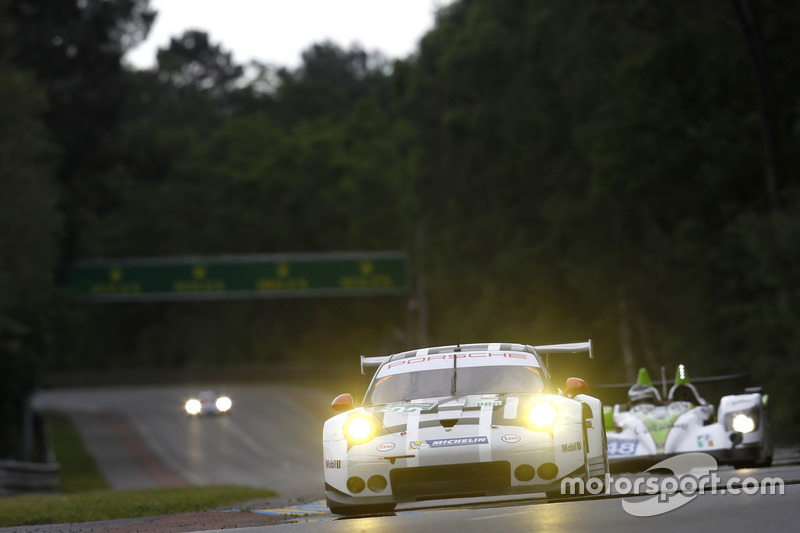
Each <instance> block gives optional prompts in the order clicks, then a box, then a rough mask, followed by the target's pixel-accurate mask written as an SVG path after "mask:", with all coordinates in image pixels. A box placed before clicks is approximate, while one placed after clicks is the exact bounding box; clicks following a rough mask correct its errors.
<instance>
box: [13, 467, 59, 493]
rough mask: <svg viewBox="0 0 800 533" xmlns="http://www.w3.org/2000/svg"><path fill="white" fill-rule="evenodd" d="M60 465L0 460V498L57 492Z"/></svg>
mask: <svg viewBox="0 0 800 533" xmlns="http://www.w3.org/2000/svg"><path fill="white" fill-rule="evenodd" d="M60 473H61V465H60V464H58V463H56V462H52V463H28V462H24V461H13V460H2V459H0V496H8V495H11V494H22V493H26V492H58V491H59V489H60V485H61V483H60Z"/></svg>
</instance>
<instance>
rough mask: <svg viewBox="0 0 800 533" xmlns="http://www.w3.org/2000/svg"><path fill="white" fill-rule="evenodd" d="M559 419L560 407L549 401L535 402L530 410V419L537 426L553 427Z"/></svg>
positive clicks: (543, 427)
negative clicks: (557, 407)
mask: <svg viewBox="0 0 800 533" xmlns="http://www.w3.org/2000/svg"><path fill="white" fill-rule="evenodd" d="M557 419H558V409H556V408H555V406H554V405H553V404H551V403H548V402H541V403H535V404H533V405H532V406H531V408H530V410H529V411H528V421H529V422H530V423H531V425H532V426H533V427H535V428H539V429H545V428H549V427H551V426H552V425H553V424H555V423H556V420H557Z"/></svg>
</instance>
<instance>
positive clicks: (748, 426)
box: [731, 413, 756, 433]
mask: <svg viewBox="0 0 800 533" xmlns="http://www.w3.org/2000/svg"><path fill="white" fill-rule="evenodd" d="M731 426H732V427H733V429H734V430H735V431H738V432H739V433H750V432H751V431H753V430H754V429H756V421H755V420H753V419H752V418H751V417H749V416H747V415H746V414H744V413H739V414H738V415H734V417H733V420H731Z"/></svg>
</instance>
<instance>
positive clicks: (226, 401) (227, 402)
mask: <svg viewBox="0 0 800 533" xmlns="http://www.w3.org/2000/svg"><path fill="white" fill-rule="evenodd" d="M232 405H233V402H232V401H231V399H230V398H228V397H227V396H220V397H219V398H217V402H216V406H217V409H219V410H220V411H222V412H223V413H224V412H226V411H227V410H228V409H230V408H231V406H232Z"/></svg>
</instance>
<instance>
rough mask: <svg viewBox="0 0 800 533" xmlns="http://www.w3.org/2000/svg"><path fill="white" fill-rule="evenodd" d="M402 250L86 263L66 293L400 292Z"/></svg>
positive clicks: (137, 297) (153, 296)
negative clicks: (69, 291)
mask: <svg viewBox="0 0 800 533" xmlns="http://www.w3.org/2000/svg"><path fill="white" fill-rule="evenodd" d="M408 276H409V273H408V257H407V255H406V254H405V253H403V252H364V253H359V252H347V253H334V254H281V255H241V256H216V257H213V256H209V257H179V258H153V259H118V260H117V259H114V260H102V261H91V262H81V263H78V264H76V265H75V266H74V267H73V268H72V270H71V271H70V272H69V275H68V277H67V281H66V286H67V288H69V289H71V290H72V291H74V292H75V293H76V294H77V296H78V297H80V298H84V299H88V300H92V301H108V302H132V301H168V300H219V299H249V298H294V297H304V296H356V295H364V296H369V295H381V294H402V293H405V292H407V291H408V289H409V282H408Z"/></svg>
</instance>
